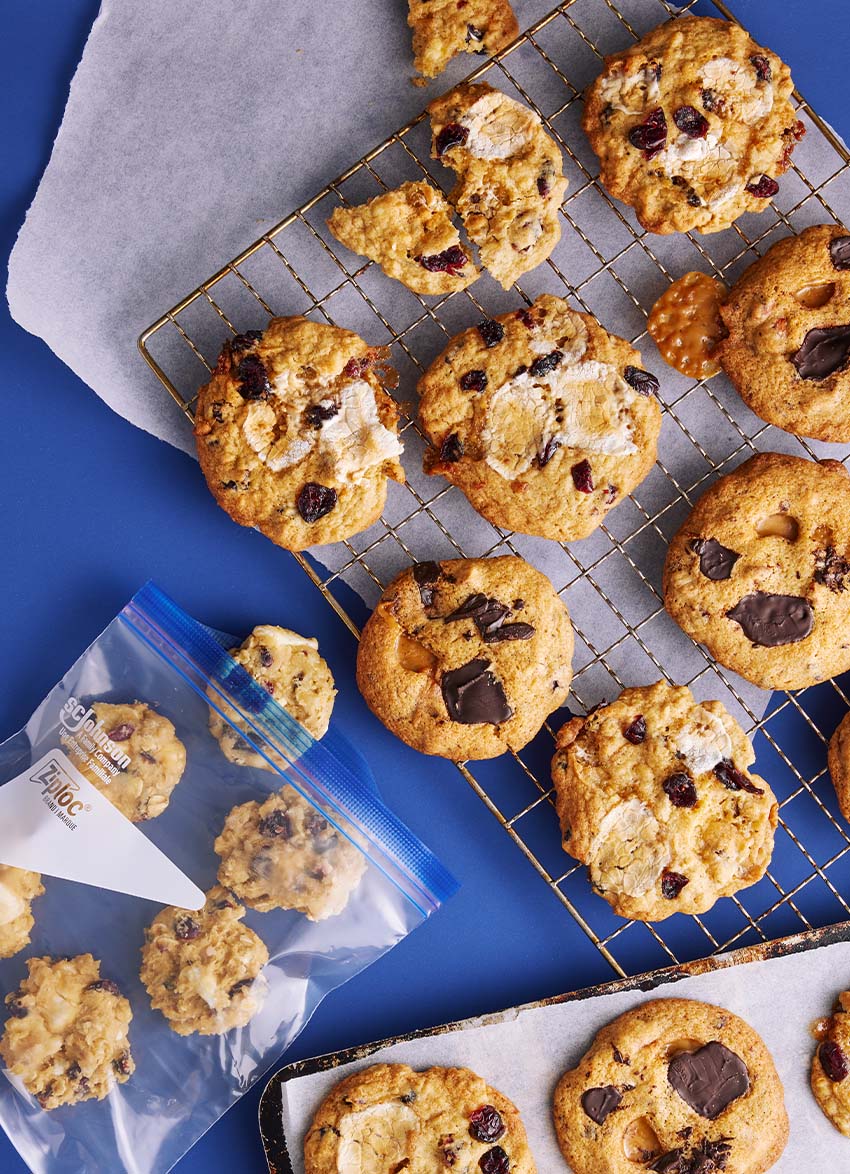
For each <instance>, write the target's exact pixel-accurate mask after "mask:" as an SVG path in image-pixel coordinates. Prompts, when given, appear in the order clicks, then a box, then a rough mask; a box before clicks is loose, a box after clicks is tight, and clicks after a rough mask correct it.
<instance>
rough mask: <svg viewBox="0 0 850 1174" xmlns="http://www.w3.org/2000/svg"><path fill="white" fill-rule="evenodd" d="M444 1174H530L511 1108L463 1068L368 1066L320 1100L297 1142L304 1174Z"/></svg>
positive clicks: (531, 1168)
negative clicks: (301, 1148)
mask: <svg viewBox="0 0 850 1174" xmlns="http://www.w3.org/2000/svg"><path fill="white" fill-rule="evenodd" d="M367 1155H368V1156H367ZM447 1169H451V1170H454V1171H457V1172H458V1174H481V1172H482V1171H483V1174H508V1171H510V1174H535V1170H536V1167H535V1165H534V1159H533V1158H532V1156H531V1151H530V1149H529V1148H528V1140H527V1138H526V1135H525V1127H524V1126H523V1123H522V1119H521V1118H520V1115H519V1111H518V1110H517V1108H516V1106H515V1105H514V1104H512V1102H511V1101H509V1100H508V1098H507V1097H506V1096H503V1095H502V1093H500V1092H498V1091H497V1090H496V1089H495V1088H491V1087H490V1086H489V1085H488V1084H487V1083H486V1082H485V1081H484V1080H482V1078H481V1077H480V1076H476V1074H475V1073H474V1072H471V1071H470V1070H469V1069H468V1068H427V1069H426V1070H425V1071H424V1072H415V1071H414V1070H413V1069H412V1068H408V1067H407V1065H406V1064H373V1065H372V1067H370V1068H364V1069H363V1070H362V1071H360V1072H355V1073H354V1074H353V1075H351V1076H347V1077H346V1078H345V1079H344V1080H341V1081H340V1082H339V1084H337V1085H336V1086H335V1087H334V1088H333V1089H332V1090H331V1091H330V1093H328V1095H327V1096H326V1097H325V1099H324V1100H323V1101H322V1103H321V1105H320V1106H319V1108H318V1110H317V1112H316V1115H315V1117H314V1118H313V1121H312V1124H311V1125H310V1128H309V1129H308V1131H307V1136H306V1137H305V1138H304V1174H338V1172H339V1171H352V1172H353V1171H354V1170H357V1171H362V1174H367V1172H368V1174H372V1172H374V1174H379V1172H380V1174H389V1172H390V1171H402V1170H405V1171H406V1170H409V1171H410V1172H411V1174H442V1172H443V1171H444V1170H447Z"/></svg>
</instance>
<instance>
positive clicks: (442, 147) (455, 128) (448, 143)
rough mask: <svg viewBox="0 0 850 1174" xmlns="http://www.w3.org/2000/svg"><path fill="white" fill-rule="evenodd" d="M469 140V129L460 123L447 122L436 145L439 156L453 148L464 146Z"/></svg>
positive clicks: (438, 136)
mask: <svg viewBox="0 0 850 1174" xmlns="http://www.w3.org/2000/svg"><path fill="white" fill-rule="evenodd" d="M468 138H469V127H468V126H461V125H460V123H459V122H447V123H446V125H445V126H444V127H443V129H442V130H441V131H440V133H439V134H438V135H437V140H436V142H435V144H434V146H435V147H436V151H437V154H438V155H444V154H445V153H446V151H450V150H451V149H452V147H459V146H462V145H463V144H464V143H465V142H466V140H467V139H468Z"/></svg>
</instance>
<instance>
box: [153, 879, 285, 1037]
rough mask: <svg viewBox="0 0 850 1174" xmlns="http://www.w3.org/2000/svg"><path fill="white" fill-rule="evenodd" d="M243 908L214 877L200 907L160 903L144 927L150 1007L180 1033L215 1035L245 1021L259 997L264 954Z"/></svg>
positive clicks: (262, 995)
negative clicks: (162, 905) (159, 909)
mask: <svg viewBox="0 0 850 1174" xmlns="http://www.w3.org/2000/svg"><path fill="white" fill-rule="evenodd" d="M244 916H245V910H244V909H243V907H242V906H241V905H239V904H238V903H237V901H236V900H235V899H234V897H233V896H232V894H231V893H229V892H228V891H227V890H226V889H224V888H222V887H221V886H220V885H215V886H214V887H213V888H211V889H210V891H209V892H208V893H207V900H206V904H205V905H204V907H203V909H201V910H199V911H198V912H195V911H193V910H191V909H177V908H175V907H174V906H173V905H170V906H169V907H168V908H166V909H163V910H162V912H161V913H158V914H157V916H156V917H155V918H154V919H153V922H152V923H151V925H150V926H149V927H148V929H146V930H145V944H144V946H143V947H142V968H141V979H142V983H143V984H144V986H145V989H146V990H147V992H148V994H149V995H150V999H151V1006H152V1007H153V1008H154V1010H155V1011H161V1012H162V1014H163V1015H164V1016H165V1018H166V1019H167V1020H168V1026H169V1027H170V1028H171V1030H172V1031H175V1032H176V1033H177V1034H178V1035H192V1034H193V1033H195V1032H197V1034H198V1035H220V1034H221V1033H222V1032H225V1031H231V1030H232V1029H233V1028H234V1027H244V1026H245V1024H246V1023H248V1022H249V1021H250V1020H251V1019H252V1018H253V1017H254V1015H256V1013H257V1011H259V1009H260V1007H261V1006H262V1004H263V1000H264V999H265V997H266V992H267V990H268V983H267V981H266V979H265V977H264V976H263V975H261V974H260V971H261V970H262V969H263V967H264V966H265V964H266V963H267V962H268V960H269V952H268V950H267V949H266V947H265V945H264V944H263V942H262V940H261V939H260V938H259V937H258V936H257V934H255V933H254V931H253V930H252V929H249V928H248V926H247V925H240V924H239V923H240V921H241V919H242V918H243V917H244Z"/></svg>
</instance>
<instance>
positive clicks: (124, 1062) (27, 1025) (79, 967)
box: [0, 954, 136, 1109]
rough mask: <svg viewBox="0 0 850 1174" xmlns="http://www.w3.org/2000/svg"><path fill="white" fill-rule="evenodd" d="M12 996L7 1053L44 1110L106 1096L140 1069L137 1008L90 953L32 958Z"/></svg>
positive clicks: (3, 1050) (2, 1052)
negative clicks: (134, 1039) (134, 1028)
mask: <svg viewBox="0 0 850 1174" xmlns="http://www.w3.org/2000/svg"><path fill="white" fill-rule="evenodd" d="M27 969H28V971H29V973H28V975H27V977H26V978H25V979H24V981H23V982H22V983H21V985H20V987H19V988H18V989H17V990H16V991H13V992H12V993H11V994H10V995H7V996H6V1006H7V1007H8V1009H9V1018H8V1019H7V1020H6V1026H5V1029H4V1032H3V1038H2V1040H0V1056H2V1058H3V1062H4V1064H5V1065H6V1067H7V1068H8V1069H9V1071H10V1072H11V1073H12V1075H13V1076H17V1077H18V1078H19V1079H20V1080H21V1081H22V1083H23V1085H24V1087H25V1088H26V1090H27V1092H29V1093H31V1094H32V1095H33V1096H34V1097H36V1098H37V1100H38V1102H39V1104H40V1105H41V1107H42V1109H57V1108H59V1106H60V1105H73V1104H78V1103H79V1102H80V1101H87V1100H91V1099H95V1100H98V1101H99V1100H102V1099H103V1098H104V1097H105V1096H106V1095H107V1094H108V1093H109V1091H110V1089H111V1088H112V1087H113V1085H114V1084H116V1083H118V1084H123V1083H124V1082H125V1081H126V1080H128V1079H129V1077H130V1075H131V1074H132V1072H133V1071H134V1069H135V1067H136V1066H135V1064H134V1063H133V1058H132V1056H131V1055H130V1041H129V1040H128V1038H127V1028H128V1026H129V1023H130V1020H131V1019H132V1018H133V1013H132V1011H131V1010H130V1004H129V1003H128V1002H127V1000H126V999H125V998H124V996H123V995H122V994H121V992H120V990H119V989H118V987H117V986H116V984H115V983H114V982H113V981H112V980H111V979H109V978H101V976H100V962H98V961H97V960H96V959H95V958H93V957H92V956H91V954H78V955H77V957H76V958H50V957H47V956H45V957H43V958H30V959H28V961H27Z"/></svg>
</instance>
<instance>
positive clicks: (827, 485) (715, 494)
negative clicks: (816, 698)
mask: <svg viewBox="0 0 850 1174" xmlns="http://www.w3.org/2000/svg"><path fill="white" fill-rule="evenodd" d="M664 604H665V606H666V608H667V610H668V611H669V613H670V615H671V616H672V617H673V619H674V620H676V622H677V623H678V624H680V625H681V626H682V628H684V630H685V631H686V632H687V634H688V635H689V636H690V637H691V638H692V639H694V640H698V641H699V642H700V643H701V644H704V645H705V646H706V648H707V649H708V651H709V652H710V653H711V655H712V656H713V657H714V658H715V659H716V660H718V661H719V662H720V663H721V664H723V665H726V667H727V668H730V669H734V670H735V672H736V673H740V674H741V676H742V677H745V678H746V679H747V680H748V681H752V682H753V684H754V685H759V686H760V687H761V688H762V689H805V688H806V687H807V686H808V685H814V684H816V683H817V682H818V681H825V680H827V679H828V678H829V677H835V676H838V674H839V673H843V672H846V671H847V670H848V669H850V476H848V472H847V470H846V469H845V468H844V466H843V465H842V464H841V463H840V462H839V461H820V462H817V461H807V460H804V459H803V458H802V457H792V456H786V455H784V454H783V453H757V454H756V456H754V457H750V459H749V460H748V461H745V462H744V464H743V465H740V466H739V467H738V468H737V469H735V471H734V472H732V473H729V474H727V476H725V477H721V478H720V480H719V481H716V482H715V483H714V484H713V485H712V486H711V487H710V489H708V490H707V491H706V492H705V493H704V494H703V496H702V497H701V498H700V500H699V501H698V502H697V504H696V506H695V507H694V509H693V510H692V511H691V513H690V515H689V517H688V518H687V520H686V522H685V524H684V525H683V526H682V528H681V530H680V531H679V533H678V534H677V535H676V536H675V538H674V539H673V541H672V542H671V543H670V549H669V550H668V552H667V561H666V562H665V564H664Z"/></svg>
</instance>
